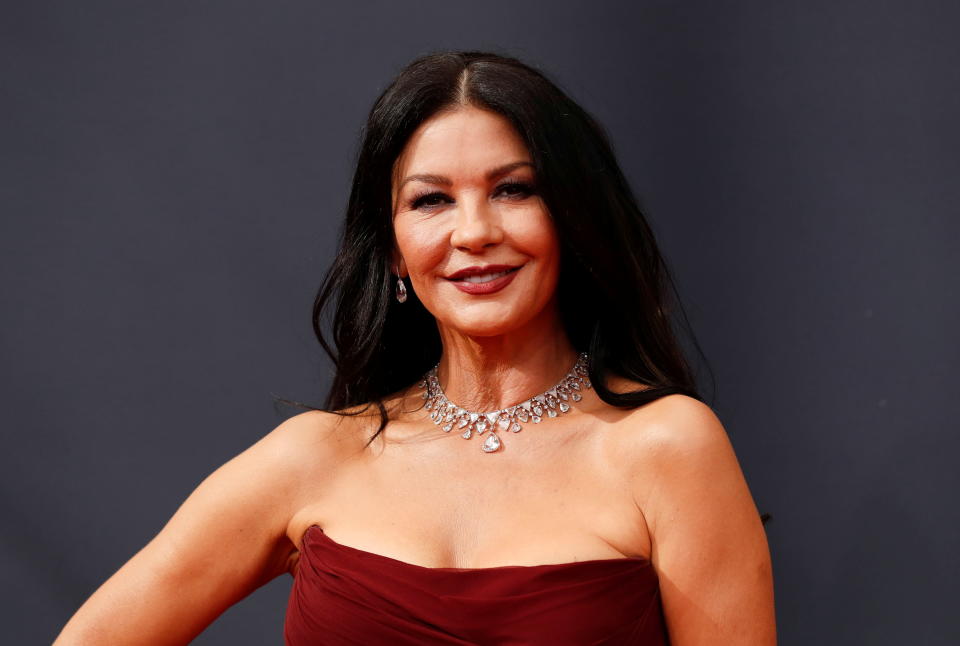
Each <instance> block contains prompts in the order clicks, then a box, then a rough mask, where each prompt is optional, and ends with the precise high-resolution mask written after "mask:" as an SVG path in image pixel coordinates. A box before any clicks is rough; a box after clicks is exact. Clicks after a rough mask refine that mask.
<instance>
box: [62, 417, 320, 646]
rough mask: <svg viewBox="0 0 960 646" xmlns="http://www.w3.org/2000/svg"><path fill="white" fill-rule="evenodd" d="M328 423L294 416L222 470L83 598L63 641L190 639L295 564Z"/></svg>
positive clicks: (114, 644) (70, 644)
mask: <svg viewBox="0 0 960 646" xmlns="http://www.w3.org/2000/svg"><path fill="white" fill-rule="evenodd" d="M324 425H327V426H329V421H328V420H327V419H326V416H325V415H324V414H323V413H312V412H311V413H303V414H301V415H297V416H295V417H292V418H290V419H289V420H287V421H285V422H284V423H283V424H281V425H279V426H278V427H277V428H276V429H274V430H273V431H272V432H271V433H270V434H268V435H267V436H265V437H264V438H263V439H261V440H260V441H259V442H257V443H256V444H254V445H253V446H252V447H250V448H249V449H247V450H246V451H244V452H243V453H241V454H240V455H238V456H237V457H235V458H233V459H232V460H230V461H229V462H227V463H226V464H224V465H223V466H222V467H220V468H219V469H217V470H216V471H214V472H213V473H212V474H211V475H210V476H208V477H207V478H206V479H205V480H204V481H203V482H202V483H201V484H200V485H199V486H198V487H197V488H196V490H194V492H193V493H192V494H190V496H189V497H188V498H187V500H186V501H185V502H184V503H183V505H182V506H181V507H180V508H179V509H178V510H177V512H176V513H175V514H174V515H173V517H172V518H171V519H170V520H169V522H168V523H167V524H166V526H165V527H164V528H163V529H162V530H161V531H160V533H159V534H157V536H156V537H154V538H153V540H151V541H150V542H149V543H148V544H147V545H146V546H145V547H144V548H143V549H141V550H140V551H139V552H138V553H137V554H136V555H134V556H133V557H132V558H131V559H130V560H129V561H128V562H127V563H126V564H124V565H123V567H121V568H120V569H119V570H118V571H117V572H116V573H115V574H114V575H113V576H111V577H110V578H109V579H108V580H107V581H106V582H105V583H104V584H103V585H102V586H100V588H99V589H98V590H97V591H96V592H95V593H94V594H93V595H92V596H91V597H90V598H89V599H88V600H87V601H86V603H84V604H83V606H81V608H80V609H79V610H78V611H77V612H76V614H75V615H74V616H73V617H72V618H71V619H70V621H69V622H68V623H67V625H66V626H65V627H64V629H63V631H62V632H61V633H60V636H59V637H58V638H57V640H56V641H55V642H54V644H55V646H74V645H84V646H86V645H95V644H110V645H111V646H122V645H127V644H151V645H154V644H156V645H161V644H171V645H172V644H186V643H188V642H189V641H190V640H191V639H193V638H194V637H195V636H196V635H197V634H199V633H200V632H201V631H202V630H203V629H204V628H205V627H206V626H207V625H209V624H210V623H211V622H212V621H213V620H214V619H216V618H217V617H218V616H219V615H220V614H221V613H222V612H223V611H224V610H226V609H227V608H228V607H229V606H231V605H232V604H234V603H236V602H237V601H239V600H240V599H242V598H244V597H245V596H247V595H248V594H250V592H252V591H253V590H254V589H256V588H258V587H260V586H261V585H263V584H265V583H267V582H268V581H270V580H271V579H273V578H274V577H276V576H278V575H279V574H282V573H283V572H285V571H286V570H287V562H288V559H289V558H290V557H291V555H292V554H293V553H294V550H295V546H293V545H292V544H291V543H290V541H289V540H288V538H287V536H286V530H287V524H288V521H289V519H290V517H291V515H292V514H293V512H294V511H295V506H296V504H297V502H298V499H299V493H300V490H301V487H302V483H303V477H304V476H305V475H306V473H307V472H308V471H309V472H311V475H312V477H314V478H316V477H321V474H320V473H318V472H317V470H316V469H315V467H316V466H317V463H318V458H317V457H316V456H317V454H318V452H322V451H323V450H325V447H324V446H323V444H324V443H323V442H322V441H321V440H320V438H321V436H322V435H323V433H321V432H320V430H321V428H322V427H323V426H324ZM321 462H322V460H321ZM311 467H314V468H311Z"/></svg>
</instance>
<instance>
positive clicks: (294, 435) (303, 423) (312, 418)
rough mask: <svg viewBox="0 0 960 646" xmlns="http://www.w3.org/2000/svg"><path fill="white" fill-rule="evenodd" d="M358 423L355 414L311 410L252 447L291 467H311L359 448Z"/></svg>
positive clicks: (287, 421)
mask: <svg viewBox="0 0 960 646" xmlns="http://www.w3.org/2000/svg"><path fill="white" fill-rule="evenodd" d="M357 426H358V424H357V420H356V418H354V417H350V416H345V415H338V414H336V413H330V412H327V411H322V410H310V411H306V412H303V413H299V414H297V415H294V416H292V417H290V418H288V419H286V420H285V421H283V422H282V423H280V424H279V425H278V426H277V427H276V428H274V429H273V430H272V431H270V432H269V433H267V434H266V435H265V436H264V437H263V438H261V439H260V441H258V442H257V443H256V444H254V445H253V447H251V449H252V450H255V451H257V452H258V453H260V454H262V455H263V456H264V457H265V458H272V459H275V460H280V461H282V462H285V463H287V464H288V466H291V467H296V466H302V467H305V468H310V467H313V466H315V465H316V462H317V461H328V460H330V459H333V458H337V457H343V456H344V455H346V454H349V453H350V452H351V451H353V450H356V449H357V448H358V447H357V440H358V437H359V432H358V431H359V430H360V429H358V428H357Z"/></svg>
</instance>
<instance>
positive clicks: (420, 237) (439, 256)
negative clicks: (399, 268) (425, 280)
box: [394, 224, 446, 276]
mask: <svg viewBox="0 0 960 646" xmlns="http://www.w3.org/2000/svg"><path fill="white" fill-rule="evenodd" d="M394 235H395V236H396V239H397V249H398V250H399V251H400V255H401V256H403V259H404V261H405V262H406V265H407V271H408V272H409V273H410V274H411V276H416V275H417V274H423V273H426V272H429V271H431V270H432V269H433V268H434V267H435V266H436V265H438V264H439V263H440V262H442V261H443V259H444V257H445V255H446V245H445V243H444V238H443V236H442V235H440V234H439V232H437V231H435V230H433V229H431V227H404V226H403V225H402V224H401V225H400V226H396V227H395V229H394Z"/></svg>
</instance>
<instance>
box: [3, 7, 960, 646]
mask: <svg viewBox="0 0 960 646" xmlns="http://www.w3.org/2000/svg"><path fill="white" fill-rule="evenodd" d="M628 5H629V6H628ZM774 5H775V6H774ZM548 6H549V8H547V7H548ZM958 18H960V10H958V8H957V5H956V3H954V2H948V1H943V2H906V1H903V2H885V1H877V0H874V1H873V2H867V1H865V0H864V1H853V2H850V1H848V2H837V1H836V0H833V1H810V0H806V1H804V2H795V3H771V2H767V1H762V0H758V1H752V2H723V1H709V2H686V3H683V2H671V1H667V0H664V1H660V2H652V1H648V2H635V3H613V2H599V1H597V0H594V1H592V2H574V1H570V0H565V1H563V2H554V3H542V4H541V5H540V6H536V5H528V4H522V3H521V4H517V3H514V2H483V3H471V4H466V3H456V2H450V1H449V0H447V1H443V2H422V3H398V2H355V3H345V4H341V3H337V4H336V5H334V4H328V3H322V2H294V1H280V2H278V1H273V2H259V3H257V2H240V1H237V0H233V1H231V2H224V1H221V2H179V1H178V2H169V1H168V2H153V3H145V2H130V1H129V0H117V1H116V2H105V1H100V0H97V1H92V0H87V1H85V2H68V1H63V2H41V1H37V0H25V1H23V2H19V3H14V2H5V3H3V5H2V15H0V53H2V54H0V79H2V99H0V210H2V220H0V222H2V225H0V226H2V228H0V267H2V276H3V278H2V283H0V289H2V298H3V326H2V361H0V366H2V367H0V375H2V389H0V393H2V395H0V396H2V407H3V408H2V410H3V420H4V421H3V435H2V440H3V448H2V451H0V455H2V457H0V460H2V462H0V485H2V498H0V518H2V534H0V538H2V544H0V571H2V576H3V586H2V587H3V591H2V594H3V599H2V603H0V608H2V610H0V612H2V625H3V626H4V628H3V632H4V633H6V639H5V640H4V641H5V643H11V644H14V643H15V644H41V643H49V642H50V641H51V640H52V638H53V636H54V635H55V634H56V633H57V632H58V631H59V629H60V628H61V626H62V625H63V623H64V622H65V621H66V620H67V618H68V617H69V616H70V614H71V613H72V612H73V611H74V610H75V609H76V608H77V607H78V606H79V604H80V603H81V602H82V601H83V600H84V599H85V598H86V597H87V596H88V595H89V594H90V593H91V592H92V591H93V590H94V589H95V588H96V586H97V585H99V584H100V583H101V582H102V581H103V580H104V579H106V578H107V577H108V576H109V575H110V574H111V573H112V572H113V571H114V570H115V569H116V568H117V567H119V566H120V565H121V564H122V563H123V562H124V561H125V560H126V559H127V558H129V557H130V556H131V555H132V554H133V553H134V552H135V551H136V550H137V549H139V548H140V547H141V546H142V545H143V544H144V543H145V542H146V541H148V540H149V539H150V538H151V537H152V536H153V535H154V534H155V533H156V532H157V531H158V530H159V529H160V527H161V526H162V525H163V523H164V522H165V521H166V519H167V518H168V517H169V516H170V514H172V513H173V511H174V510H175V509H176V507H177V506H178V505H179V503H180V502H181V501H182V500H183V498H184V497H185V496H186V495H187V494H188V493H189V492H190V491H191V490H192V489H193V488H194V487H195V486H196V485H197V484H198V482H199V481H200V480H201V479H202V478H203V477H204V476H205V475H206V474H208V473H209V472H210V471H212V470H213V469H214V468H216V467H217V466H219V465H220V464H221V463H223V462H224V461H226V460H227V459H228V458H230V457H231V456H233V455H235V454H236V453H238V452H240V451H241V450H243V449H244V448H246V447H247V446H249V445H250V444H251V443H253V442H254V441H255V440H256V439H257V438H259V437H260V436H262V435H263V434H265V433H266V432H268V431H269V430H271V429H272V428H274V427H275V426H276V425H277V424H278V423H279V422H280V421H281V420H282V419H283V417H285V416H286V415H289V414H292V413H293V412H294V411H290V410H285V411H284V410H281V411H275V410H274V408H273V406H272V403H271V401H272V400H271V393H278V394H281V395H285V396H288V397H294V398H301V399H306V400H309V401H313V402H315V403H319V402H320V401H321V399H322V394H323V392H324V389H325V387H326V385H327V383H328V380H329V377H330V371H329V365H328V363H327V362H326V360H325V359H324V357H323V356H322V354H321V352H320V350H319V348H318V346H317V344H316V342H315V341H314V340H313V338H312V335H311V332H310V325H309V318H310V306H311V302H312V297H313V293H314V290H315V288H316V286H317V285H318V282H319V280H320V278H321V275H322V272H323V271H324V269H325V268H326V267H327V265H328V263H329V261H330V259H331V252H332V250H333V248H334V243H335V234H336V231H337V227H338V223H339V219H340V217H341V214H342V212H343V208H344V205H345V203H346V198H347V193H348V188H349V180H350V175H351V170H352V168H351V163H352V160H353V156H354V152H355V148H356V144H357V141H358V132H359V128H360V126H361V124H362V122H363V120H364V116H365V113H366V111H367V110H368V108H369V106H370V105H371V103H372V101H373V100H374V98H375V97H376V95H377V94H378V93H379V92H380V90H382V89H383V87H384V86H385V84H386V83H387V81H388V80H389V79H390V78H391V77H392V76H393V75H394V74H395V73H396V72H397V71H398V70H399V68H400V67H401V66H402V65H403V64H405V63H406V62H407V61H409V60H410V59H412V58H413V57H414V56H416V55H418V54H421V53H424V52H426V51H430V50H433V49H437V48H441V47H455V48H494V49H496V50H497V51H501V52H505V53H508V54H513V55H517V56H520V57H521V58H523V59H525V60H527V61H529V62H531V63H534V64H536V65H540V66H542V67H543V68H545V69H546V70H547V71H548V73H550V74H552V75H553V77H554V78H556V79H557V80H558V81H559V83H560V84H561V85H562V86H563V87H564V88H565V89H566V90H568V91H569V92H570V93H571V94H572V95H573V96H574V97H575V98H576V99H578V100H579V101H581V102H582V103H583V105H584V106H585V107H586V108H587V109H588V110H590V111H592V112H593V113H594V114H595V115H596V116H597V117H598V118H599V119H600V120H601V122H602V123H604V124H605V125H606V126H607V127H608V128H609V131H610V133H611V136H612V138H613V141H614V142H615V145H616V147H617V151H618V153H619V155H620V159H621V161H622V164H623V166H624V169H625V171H626V173H627V175H628V176H629V178H630V179H631V181H632V182H633V185H634V187H635V189H636V190H637V192H638V193H639V194H640V195H641V196H642V199H643V202H644V204H645V206H646V209H647V212H648V214H649V217H650V220H651V222H652V224H653V226H654V228H655V230H656V232H657V234H658V236H659V238H660V241H661V243H662V245H663V248H664V251H665V253H666V255H667V257H668V260H669V262H670V264H671V266H672V267H673V269H674V271H675V273H676V275H677V278H678V282H679V288H680V291H681V295H682V296H683V297H684V299H685V301H686V303H687V306H688V308H689V311H690V314H691V317H692V320H693V324H694V326H695V329H696V330H697V332H698V334H699V338H700V340H701V342H702V344H703V346H704V348H705V351H706V353H707V356H708V358H709V359H710V361H711V364H712V366H713V368H714V370H715V372H716V377H717V381H718V392H717V398H716V400H715V401H714V402H713V404H714V407H715V409H716V411H717V413H718V414H719V415H720V417H721V419H722V420H723V422H724V424H725V426H726V428H727V429H728V431H729V433H730V436H731V438H732V440H733V443H734V446H735V448H736V450H737V453H738V455H739V458H740V461H741V464H742V467H743V470H744V472H745V474H746V476H747V479H748V481H749V483H750V486H751V489H752V492H753V495H754V497H755V499H756V501H757V503H758V505H759V507H760V509H761V510H762V511H768V512H771V513H772V514H773V516H774V519H773V521H772V522H771V523H770V524H769V525H768V526H767V531H768V536H769V539H770V545H771V549H772V553H773V561H774V569H775V577H776V602H777V615H778V627H779V634H780V643H781V644H785V645H800V644H898V645H899V644H953V643H957V642H958V640H960V623H958V620H957V618H956V615H955V614H953V611H954V610H955V606H956V601H955V599H956V598H957V595H958V592H960V589H958V585H957V583H956V580H957V576H958V574H960V571H958V569H960V568H958V557H957V547H958V540H957V539H958V528H960V522H958V521H960V518H958V511H957V509H958V507H957V505H956V502H955V497H956V492H957V487H958V476H957V469H956V468H955V464H956V454H957V450H958V440H957V430H958V424H957V422H956V421H955V420H956V414H955V408H954V401H955V400H956V390H957V386H958V379H957V369H958V366H960V361H958V349H957V342H956V339H955V333H956V330H957V329H958V328H960V308H958V303H957V287H958V285H957V282H958V281H957V277H958V267H957V260H956V253H957V243H958V240H960V231H958V229H960V227H958V224H957V220H956V215H957V206H956V205H957V203H958V198H960V191H958V188H957V187H958V184H957V181H956V180H957V172H958V170H960V168H958V165H960V163H958V160H960V156H958V144H960V141H958V132H960V130H958V127H957V115H958V109H960V83H958V71H957V70H958V54H960V47H958V44H957V42H958V41H957V39H956V33H957V31H958ZM290 581H291V580H290V578H289V577H287V576H284V577H282V578H280V579H278V580H276V581H274V582H273V583H271V584H269V585H268V586H266V587H265V588H263V589H261V590H259V591H257V592H256V593H255V594H253V595H251V596H250V597H249V598H248V599H246V600H244V601H243V602H242V603H240V604H239V605H237V606H236V607H235V608H233V609H231V610H230V611H229V612H227V613H226V614H225V615H224V616H223V617H222V618H221V619H220V620H218V621H217V622H216V623H215V624H214V625H213V626H211V627H210V629H209V630H208V631H207V632H206V633H205V634H204V635H203V636H202V637H201V638H199V639H198V640H197V641H196V643H199V644H279V643H280V642H281V629H282V621H283V611H284V607H285V603H286V596H287V593H288V590H289V586H290Z"/></svg>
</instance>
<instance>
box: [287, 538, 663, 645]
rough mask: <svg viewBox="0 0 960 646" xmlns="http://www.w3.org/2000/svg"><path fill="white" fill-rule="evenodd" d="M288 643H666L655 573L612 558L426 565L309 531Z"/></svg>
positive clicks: (637, 561)
mask: <svg viewBox="0 0 960 646" xmlns="http://www.w3.org/2000/svg"><path fill="white" fill-rule="evenodd" d="M284 638H285V639H286V643H287V646H308V645H314V644H320V645H324V646H340V645H343V644H351V645H353V644H364V645H370V646H376V645H378V644H389V645H391V646H393V645H397V646H400V645H407V644H410V645H413V644H416V645H417V646H424V645H434V644H460V645H465V644H481V645H484V646H485V645H488V644H489V645H494V644H496V645H504V646H505V645H511V646H515V645H519V644H526V645H529V644H543V645H545V646H564V645H567V644H570V645H577V646H586V645H587V644H610V645H613V644H629V645H631V646H666V645H668V644H669V640H668V638H667V633H666V630H665V628H664V620H663V611H662V607H661V604H660V588H659V585H658V580H657V574H656V571H655V570H654V569H653V567H652V566H651V564H650V562H649V561H648V560H646V559H643V558H639V557H634V558H615V559H598V560H591V561H577V562H573V563H557V564H546V565H533V566H523V565H519V566H518V565H508V566H502V567H493V568H476V569H467V568H428V567H423V566H419V565H413V564H411V563H406V562H404V561H398V560H396V559H393V558H390V557H387V556H382V555H380V554H374V553H372V552H366V551H364V550H360V549H357V548H354V547H349V546H347V545H341V544H340V543H337V542H335V541H334V540H333V539H331V538H330V537H328V536H327V535H326V534H325V533H324V532H323V530H322V529H321V528H320V527H319V526H317V525H313V526H311V527H309V528H308V529H307V531H306V532H305V533H304V535H303V541H302V546H301V549H300V561H299V563H298V565H297V570H296V575H295V576H294V582H293V588H292V589H291V591H290V600H289V603H288V605H287V616H286V623H285V625H284Z"/></svg>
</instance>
